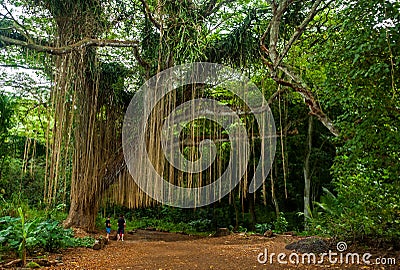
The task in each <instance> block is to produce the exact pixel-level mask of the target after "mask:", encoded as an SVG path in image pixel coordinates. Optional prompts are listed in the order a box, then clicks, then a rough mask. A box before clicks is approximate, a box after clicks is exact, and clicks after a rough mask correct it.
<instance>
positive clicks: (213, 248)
mask: <svg viewBox="0 0 400 270" xmlns="http://www.w3.org/2000/svg"><path fill="white" fill-rule="evenodd" d="M299 239H300V238H299V237H294V236H289V235H288V236H277V237H274V238H266V237H262V236H245V235H239V234H235V235H229V236H224V237H205V238H199V237H192V236H188V235H182V234H171V233H162V232H153V231H142V230H139V231H137V232H136V233H135V234H133V235H126V238H125V241H124V242H121V241H118V242H117V241H110V243H109V245H107V246H106V247H105V248H104V249H102V250H98V251H96V250H92V249H88V248H77V249H69V250H66V251H64V252H63V254H61V255H52V256H53V257H54V258H55V257H57V256H60V257H62V261H63V264H62V265H59V266H57V267H52V268H48V269H149V270H153V269H155V270H161V269H162V270H165V269H173V270H175V269H177V270H179V269H185V270H186V269H201V270H203V269H204V270H205V269H217V270H225V269H229V270H231V269H238V270H239V269H240V270H242V269H243V270H246V269H400V265H399V264H397V265H395V266H390V267H389V266H385V267H384V266H377V265H374V266H366V265H348V264H342V265H340V264H329V263H327V262H326V263H325V264H323V265H318V264H301V263H300V264H298V265H295V264H290V263H288V264H286V265H285V264H279V263H278V262H277V258H276V256H275V257H274V261H273V263H272V264H270V263H269V262H267V263H266V264H261V263H259V262H258V260H257V257H258V255H259V254H260V253H262V252H264V251H265V249H267V250H268V253H269V255H270V254H272V253H275V254H278V253H281V252H283V253H286V254H287V256H289V255H290V254H291V251H289V250H286V249H285V246H286V245H287V244H289V243H292V242H295V241H298V240H299ZM261 259H262V257H261ZM397 260H398V261H400V257H399V256H397ZM286 261H288V258H286ZM397 263H399V262H397Z"/></svg>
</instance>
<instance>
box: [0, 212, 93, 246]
mask: <svg viewBox="0 0 400 270" xmlns="http://www.w3.org/2000/svg"><path fill="white" fill-rule="evenodd" d="M21 213H22V210H21ZM93 243H94V239H93V238H91V237H85V238H74V235H73V231H72V230H71V229H64V228H63V227H62V226H61V225H60V223H59V222H58V221H54V220H45V221H40V218H38V217H36V218H33V219H30V220H25V218H24V215H23V214H21V216H20V217H10V216H5V217H2V218H0V249H3V250H6V251H21V252H23V250H27V251H28V252H29V253H33V252H36V251H48V252H56V251H58V250H60V249H62V248H67V247H76V246H85V247H90V246H92V245H93Z"/></svg>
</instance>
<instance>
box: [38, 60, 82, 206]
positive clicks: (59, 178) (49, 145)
mask: <svg viewBox="0 0 400 270" xmlns="http://www.w3.org/2000/svg"><path fill="white" fill-rule="evenodd" d="M70 59H71V56H70V55H66V56H62V57H58V58H57V60H56V67H57V71H58V72H57V73H56V74H55V77H54V78H55V80H54V82H53V89H52V91H51V106H52V107H51V113H50V114H49V115H48V123H49V124H48V126H47V132H46V133H47V134H46V136H47V141H46V149H47V152H46V175H45V182H44V202H45V203H46V204H47V205H48V206H51V205H53V204H54V203H55V202H56V200H57V201H60V200H59V199H60V198H59V197H58V195H59V192H58V191H59V190H60V189H61V190H63V192H62V195H61V196H62V202H64V203H65V201H66V188H67V173H68V168H70V165H71V164H70V151H69V149H70V140H71V133H72V132H71V129H72V121H73V113H72V110H73V109H72V108H74V107H75V102H76V98H75V97H76V95H75V92H74V91H73V90H72V86H71V84H72V82H73V78H72V74H74V71H75V67H74V66H73V65H71V64H70V61H71V60H70ZM51 117H53V118H51Z"/></svg>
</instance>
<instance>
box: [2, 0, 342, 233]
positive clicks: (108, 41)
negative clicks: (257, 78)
mask: <svg viewBox="0 0 400 270" xmlns="http://www.w3.org/2000/svg"><path fill="white" fill-rule="evenodd" d="M10 2H12V1H10ZM294 2H295V1H291V0H282V1H267V2H266V3H264V4H262V3H261V4H257V5H256V4H255V3H252V2H251V1H249V3H248V5H249V7H250V8H247V7H246V6H245V5H239V4H237V3H235V1H230V0H219V1H218V0H209V1H193V0H173V1H162V0H154V1H146V0H140V1H123V0H114V1H100V0H71V1H62V0H35V1H24V4H26V6H27V8H28V10H29V12H31V15H30V16H36V14H41V16H42V18H46V22H45V23H43V24H46V25H47V26H48V27H49V29H50V30H46V31H47V34H49V37H46V38H45V37H41V36H40V35H39V34H40V32H39V34H38V33H35V34H36V35H35V36H34V37H32V36H31V32H32V31H30V30H29V29H26V28H24V25H22V24H21V23H20V22H18V21H17V20H15V19H14V17H12V16H11V15H12V14H11V13H12V12H7V14H6V16H5V18H6V19H7V20H8V21H11V22H12V21H13V20H14V21H13V22H12V24H11V25H13V26H12V27H10V28H9V29H8V30H1V32H0V34H1V35H0V42H2V43H3V44H7V45H16V46H22V47H25V48H28V49H30V50H32V51H34V52H35V53H42V54H46V55H48V59H49V61H50V62H51V63H52V65H53V68H52V69H51V71H52V72H51V78H52V89H51V100H50V102H51V113H52V115H53V118H52V125H51V126H50V127H49V130H48V143H47V149H48V154H47V166H46V167H47V178H46V180H45V186H44V199H45V202H46V203H47V204H49V205H51V204H55V203H57V201H58V200H59V199H60V198H61V197H62V196H63V195H64V196H66V195H68V194H70V210H69V215H68V218H67V219H66V220H65V225H66V226H77V227H82V228H85V229H88V230H91V229H93V228H94V226H95V217H96V214H97V211H98V209H99V206H100V204H101V203H103V202H104V201H105V200H106V201H109V202H113V203H118V204H124V205H127V206H129V207H142V206H150V205H153V204H155V203H157V202H156V201H154V200H153V199H152V198H151V197H149V196H147V195H146V193H145V192H144V191H143V190H142V189H140V188H139V187H138V186H137V184H136V182H135V180H138V179H140V180H141V183H143V181H146V180H147V179H149V181H150V182H151V180H152V179H153V178H154V177H155V176H154V175H152V174H151V173H149V171H148V170H146V169H140V166H139V167H136V168H138V170H136V171H129V170H128V168H127V166H126V162H125V157H126V156H124V153H123V144H122V130H123V123H124V116H125V112H126V110H127V108H128V105H129V102H130V101H131V98H132V97H133V96H134V94H135V93H136V91H146V89H147V88H146V87H144V88H143V87H142V88H141V89H140V86H141V85H143V84H144V83H145V82H146V81H147V80H149V79H151V78H153V79H152V80H153V81H154V82H155V85H156V86H155V89H158V88H157V87H160V85H157V83H158V81H157V78H158V77H157V74H161V72H163V71H166V70H168V69H169V68H171V67H174V66H177V65H181V64H185V63H192V62H205V61H207V62H215V63H221V64H225V65H227V66H232V67H235V68H237V69H239V70H241V72H242V75H243V76H246V74H247V75H248V74H249V73H251V72H253V70H254V66H263V68H264V70H265V73H264V76H265V77H269V78H272V79H273V80H272V81H270V82H269V83H266V84H264V85H261V92H259V93H262V96H263V99H262V100H264V99H265V100H266V102H261V103H257V102H256V103H254V104H256V105H257V106H256V107H257V108H256V109H254V108H250V106H249V105H248V102H252V101H251V95H249V94H248V95H247V97H246V98H243V97H240V95H239V94H238V93H232V91H229V90H230V89H229V87H227V86H226V85H225V86H224V85H214V84H213V81H203V82H202V83H197V82H196V81H191V83H189V84H183V85H180V86H179V87H177V88H176V89H175V90H174V91H170V92H169V91H168V92H165V93H166V94H165V96H163V98H162V99H160V100H159V99H157V98H156V97H155V96H152V95H150V96H146V94H147V93H146V92H145V93H144V94H145V96H146V98H147V101H149V102H152V104H154V107H152V108H151V112H150V114H149V115H151V116H150V117H149V119H146V123H145V125H144V126H145V136H144V141H143V142H144V145H142V146H141V147H144V148H143V149H144V150H145V151H146V153H147V154H148V158H149V160H150V161H151V163H152V166H153V167H154V171H156V172H157V174H158V175H161V177H162V178H163V179H164V180H165V181H167V182H169V183H171V184H173V185H175V186H181V187H186V188H200V187H203V186H206V185H209V184H211V183H213V182H214V181H215V180H216V179H218V178H219V177H220V176H221V175H223V174H224V171H225V170H226V169H227V168H228V167H229V154H230V150H231V148H232V145H233V144H234V142H233V141H232V138H234V137H235V136H233V135H232V134H231V133H230V132H229V130H230V129H231V128H233V126H235V125H239V126H241V127H242V128H243V130H244V131H245V135H246V138H247V139H248V141H249V143H248V144H247V145H245V146H244V147H243V148H239V149H241V150H240V151H239V152H238V153H237V155H238V157H239V163H244V161H248V164H244V165H242V166H240V168H239V169H240V170H241V172H240V179H239V180H240V181H239V183H238V184H237V185H236V184H235V185H234V186H233V187H232V188H231V189H230V190H231V197H232V198H233V195H232V194H233V193H234V194H239V195H240V196H241V197H242V198H246V197H247V196H249V192H250V191H251V192H254V187H253V188H252V186H251V183H254V182H252V179H253V178H254V177H255V176H258V177H259V178H258V179H262V180H264V179H265V178H266V177H267V175H268V170H266V171H265V170H261V171H260V172H259V171H258V167H259V164H258V163H260V162H261V160H262V157H263V156H264V155H266V153H267V152H268V153H269V152H273V151H271V150H273V149H272V148H268V147H267V145H271V143H272V141H271V140H272V139H271V138H275V136H277V135H279V134H275V133H274V134H272V133H271V130H274V129H269V130H268V131H269V132H270V133H268V134H266V133H265V132H264V131H263V130H261V129H260V128H259V125H258V124H259V122H260V121H261V120H260V119H261V118H258V115H260V114H261V115H262V114H263V113H265V112H269V109H268V104H270V103H272V102H273V101H274V100H275V99H276V98H277V97H278V96H279V95H280V94H282V93H283V92H284V91H287V90H288V89H292V90H293V91H296V92H298V93H300V94H301V95H302V96H303V98H304V100H305V102H306V104H307V105H308V107H309V108H310V113H311V114H312V115H315V116H316V117H317V118H318V119H319V120H320V121H321V122H322V123H323V124H324V125H325V126H326V127H327V128H328V129H329V130H330V131H331V132H332V133H333V134H335V135H337V133H338V131H337V130H336V129H335V128H334V126H333V125H332V123H331V121H330V119H329V118H328V117H327V116H326V115H325V114H324V113H323V111H322V110H321V108H320V106H319V104H318V102H317V100H316V99H315V98H314V96H313V94H312V92H311V91H310V90H309V89H308V88H307V85H305V84H304V83H303V82H302V81H301V77H300V76H299V75H298V74H296V72H295V71H293V70H291V69H290V66H288V64H287V63H285V61H284V60H285V57H286V55H287V54H288V52H289V50H290V48H291V46H292V45H293V43H294V42H296V41H297V40H298V39H299V37H300V36H301V35H302V33H303V32H304V30H305V29H306V27H307V26H308V24H309V23H310V22H311V21H312V20H313V18H314V16H315V14H317V13H318V12H320V11H322V10H323V9H324V8H326V7H327V6H328V4H329V2H326V3H325V2H324V1H305V2H306V3H304V6H303V7H299V6H296V8H295V9H294V11H293V10H291V9H290V8H291V7H292V5H293V4H294ZM4 5H5V6H7V3H4ZM288 11H291V12H290V14H289V15H287V16H297V22H298V25H293V29H294V30H293V29H292V30H287V29H283V26H282V25H281V21H282V20H284V19H287V18H283V17H284V15H285V14H288V13H289V12H288ZM295 12H297V13H296V14H293V13H295ZM43 14H44V15H43ZM37 16H39V15H37ZM39 17H40V16H39ZM230 17H233V18H234V19H235V20H234V21H233V22H232V21H229V18H230ZM49 18H50V19H49ZM281 31H286V32H285V35H283V34H281ZM116 38H117V39H116ZM188 74H190V72H189V73H185V74H182V77H185V76H188ZM170 75H171V74H170ZM154 76H155V77H154ZM174 76H176V75H174ZM171 77H173V76H171ZM170 86H173V85H170ZM160 89H161V88H160ZM242 90H243V89H242ZM160 91H161V90H160ZM249 93H252V92H249ZM254 93H255V92H254ZM146 98H145V99H143V100H146ZM205 98H207V99H211V100H215V101H216V103H213V105H212V106H218V104H224V105H225V106H227V107H229V108H230V111H229V112H225V111H220V113H221V115H223V117H222V118H223V119H225V118H224V117H225V116H226V117H229V115H232V114H236V115H237V116H238V117H239V119H240V122H238V123H233V122H230V124H227V125H225V126H224V125H223V124H221V123H218V122H217V121H214V120H212V117H211V119H210V118H204V117H200V118H196V117H195V116H196V114H198V112H199V110H200V111H201V110H203V111H205V109H204V108H203V107H201V105H196V104H195V103H193V104H192V105H191V106H189V107H188V108H181V107H180V105H182V104H184V103H186V102H190V101H191V100H199V99H205ZM246 99H247V100H246ZM143 100H142V101H143ZM145 105H146V104H136V106H137V107H136V108H137V111H141V110H145V109H144V108H145V107H146V106H145ZM210 106H211V105H210ZM206 109H209V107H208V108H206ZM174 110H178V111H179V110H180V112H181V114H182V115H189V116H192V118H190V117H189V119H191V120H190V121H183V122H179V121H178V120H179V119H172V118H171V117H169V115H170V114H171V112H172V111H174ZM224 113H225V114H226V115H225V116H224ZM171 119H172V120H171ZM131 120H132V122H131V124H132V123H135V119H131ZM168 121H172V122H171V123H170V127H171V128H172V131H169V130H165V129H164V130H163V129H162V126H163V125H164V124H165V123H166V122H168ZM174 121H176V122H174ZM268 121H271V123H270V127H272V125H273V123H272V119H269V120H268ZM168 123H169V122H168ZM179 125H182V126H180V127H179ZM177 127H179V128H178V129H177V130H178V131H179V134H174V132H175V133H176V132H178V131H177V130H174V129H173V128H177ZM163 131H165V132H167V133H168V132H171V134H172V135H176V136H171V137H174V138H175V137H176V138H178V139H176V138H175V139H171V142H170V144H169V145H170V146H172V147H170V148H169V149H168V150H167V152H168V151H171V153H172V152H173V151H175V150H177V149H178V150H179V151H178V154H179V155H182V156H183V157H184V158H185V159H186V160H188V161H190V162H191V164H193V163H196V161H197V160H201V159H202V158H207V157H211V156H213V157H214V161H213V162H212V164H211V165H209V166H206V167H205V168H204V170H203V171H200V172H198V171H195V172H194V171H193V172H192V173H188V172H182V171H181V170H178V169H177V168H176V166H173V164H171V163H170V161H171V160H168V158H167V157H166V156H165V155H164V154H165V153H164V152H163V151H162V149H163V144H162V143H163V142H162V137H163V134H162V132H163ZM231 135H232V136H231ZM236 135H237V134H236ZM240 136H241V135H240ZM240 136H239V137H240ZM130 139H132V140H133V141H132V140H131V143H132V142H133V144H132V147H135V143H136V142H135V141H134V139H135V138H130ZM208 140H211V141H213V142H214V146H210V145H209V144H207V143H204V142H207V141H208ZM246 151H248V152H249V153H250V155H249V160H245V159H243V160H242V159H241V157H242V156H243V153H244V152H246ZM171 155H172V156H174V155H175V154H171ZM270 158H271V160H272V159H273V156H271V157H270ZM137 162H141V159H140V158H139V159H138V161H137ZM139 164H140V163H139ZM284 164H285V163H284ZM267 167H268V166H267ZM258 173H259V174H258ZM135 178H136V179H135ZM69 181H70V182H69ZM257 181H259V180H257ZM67 183H70V190H67V189H68V184H67ZM235 186H236V188H235ZM262 186H263V188H262V192H263V194H264V198H265V197H266V195H265V194H266V192H267V190H268V189H267V184H266V182H264V181H263V183H262ZM269 186H270V189H271V192H272V197H274V188H273V186H274V179H272V178H271V184H270V185H269ZM257 187H258V186H257ZM215 192H217V193H218V190H217V191H215ZM60 194H63V195H60ZM60 196H61V197H60ZM214 197H215V196H214ZM231 197H230V198H231ZM250 201H251V200H250ZM274 202H275V203H276V200H274ZM194 206H196V204H195V205H194ZM276 209H277V213H278V212H279V208H278V206H277V205H276Z"/></svg>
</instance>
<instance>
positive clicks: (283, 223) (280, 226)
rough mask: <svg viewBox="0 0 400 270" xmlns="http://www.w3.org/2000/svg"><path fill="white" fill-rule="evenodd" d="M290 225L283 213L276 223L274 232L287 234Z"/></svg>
mask: <svg viewBox="0 0 400 270" xmlns="http://www.w3.org/2000/svg"><path fill="white" fill-rule="evenodd" d="M288 225H289V223H288V222H287V220H286V218H285V213H283V212H281V213H280V214H279V216H278V218H277V219H276V220H275V221H274V232H276V233H284V232H287V228H288Z"/></svg>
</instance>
